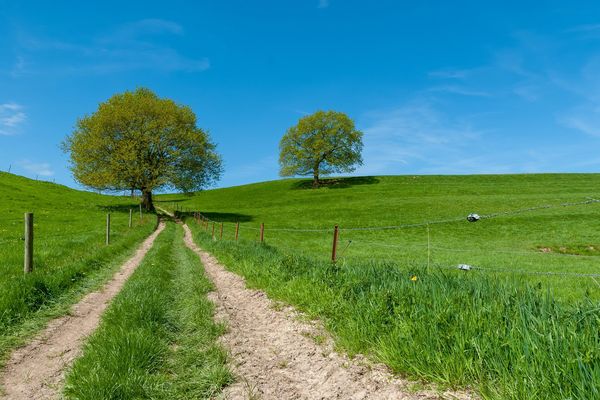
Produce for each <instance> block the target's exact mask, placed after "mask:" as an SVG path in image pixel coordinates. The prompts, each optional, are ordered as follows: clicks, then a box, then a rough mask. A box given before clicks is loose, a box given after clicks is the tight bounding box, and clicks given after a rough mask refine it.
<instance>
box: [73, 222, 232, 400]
mask: <svg viewBox="0 0 600 400" xmlns="http://www.w3.org/2000/svg"><path fill="white" fill-rule="evenodd" d="M199 268H200V261H199V259H198V257H197V256H196V255H195V254H193V253H192V252H191V251H189V250H188V249H187V248H185V247H184V245H183V235H182V229H181V228H180V227H178V226H176V225H175V224H174V223H172V222H169V223H168V225H167V228H166V230H165V231H164V232H163V233H162V234H161V235H160V236H159V237H158V239H157V241H156V242H155V245H154V247H153V248H152V249H151V250H150V252H149V253H148V254H147V256H146V257H145V259H144V261H143V262H142V264H141V265H140V266H139V267H138V269H137V270H136V272H135V273H134V274H133V275H132V277H131V278H130V279H129V280H128V281H127V283H126V284H125V286H124V287H123V290H122V291H121V292H120V293H119V294H118V295H117V297H116V298H115V299H114V301H113V303H112V304H111V305H110V307H109V308H108V310H107V311H106V313H105V314H104V316H103V317H102V322H101V325H100V327H99V328H98V330H97V331H96V332H95V333H94V334H93V335H92V336H91V337H90V339H89V341H88V342H87V344H86V345H85V348H84V353H83V356H82V357H81V358H79V359H77V360H76V362H75V364H74V365H73V368H72V369H71V371H70V373H69V374H68V376H67V383H66V386H65V394H66V396H67V398H73V399H133V398H152V399H208V398H214V397H215V395H217V394H218V393H219V392H220V389H221V388H222V387H223V386H224V385H226V384H227V383H229V382H230V381H231V379H232V376H231V373H230V372H229V371H228V369H227V367H226V366H225V361H226V356H225V352H224V351H223V350H222V349H221V347H219V346H218V345H217V344H216V339H217V337H218V336H219V335H220V334H221V333H222V327H221V326H217V325H215V324H214V323H213V321H212V312H213V305H212V303H210V302H209V301H208V299H207V298H206V294H207V293H208V292H209V291H210V290H211V289H212V286H211V284H210V282H209V281H208V280H207V278H206V277H205V276H204V275H203V274H202V273H201V272H200V271H199Z"/></svg>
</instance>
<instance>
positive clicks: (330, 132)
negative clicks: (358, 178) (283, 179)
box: [279, 111, 363, 185]
mask: <svg viewBox="0 0 600 400" xmlns="http://www.w3.org/2000/svg"><path fill="white" fill-rule="evenodd" d="M362 136H363V134H362V132H360V131H358V130H356V129H355V127H354V122H353V121H352V120H351V119H350V118H349V117H348V116H347V115H346V114H344V113H341V112H336V111H317V112H316V113H314V114H312V115H309V116H306V117H303V118H300V120H299V121H298V124H297V125H296V126H293V127H291V128H289V129H288V130H287V132H286V134H285V135H284V136H283V138H282V139H281V142H280V143H279V150H280V153H279V164H280V166H281V171H280V175H281V176H294V175H313V178H314V184H315V185H318V183H319V177H320V176H322V175H329V174H332V173H340V172H352V171H354V169H355V168H356V165H361V164H362V158H361V151H362V147H363V144H362Z"/></svg>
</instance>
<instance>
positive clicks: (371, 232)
mask: <svg viewBox="0 0 600 400" xmlns="http://www.w3.org/2000/svg"><path fill="white" fill-rule="evenodd" d="M590 198H597V199H600V175H598V174H540V175H481V176H382V177H357V178H346V179H334V180H331V181H329V183H328V184H327V185H324V187H322V188H320V189H316V190H314V189H311V188H310V182H309V181H308V180H298V179H290V180H281V181H273V182H264V183H257V184H252V185H245V186H237V187H232V188H226V189H217V190H208V191H204V192H200V193H196V194H195V195H193V196H191V197H188V196H183V195H166V196H160V197H159V201H161V202H162V204H163V206H164V207H165V208H169V209H175V208H177V207H179V208H183V207H185V208H187V209H188V210H198V211H201V212H202V213H203V214H204V215H206V216H208V217H209V218H210V219H212V220H216V221H224V222H225V226H224V235H225V237H226V238H229V239H231V238H232V236H233V235H234V225H233V223H234V222H236V221H239V222H240V223H241V229H240V237H241V238H242V239H250V240H256V239H257V238H258V227H259V226H260V223H265V240H266V242H267V243H268V244H269V245H272V246H275V247H277V248H278V249H280V250H282V251H286V252H290V253H294V254H297V253H303V254H307V255H310V256H311V257H315V258H317V259H327V258H328V257H329V256H330V253H331V241H332V233H331V231H332V228H333V226H334V225H335V224H339V226H340V229H341V232H340V243H339V248H340V250H339V251H340V253H341V256H342V260H343V261H345V262H364V261H371V260H377V261H381V262H388V263H397V264H403V265H415V266H419V265H420V266H422V265H427V264H429V265H430V266H437V267H441V268H452V267H456V266H457V265H458V264H468V265H472V266H474V267H479V268H481V270H478V272H479V273H486V272H492V270H493V272H494V273H503V272H506V273H514V272H518V273H522V274H523V276H524V277H526V278H528V279H531V278H533V279H535V280H536V281H540V282H542V283H543V284H544V285H547V286H548V287H551V288H552V289H553V290H556V292H557V294H558V295H559V296H561V297H562V298H569V299H581V298H582V297H583V296H585V294H586V292H587V293H591V294H592V295H595V294H597V293H598V292H599V291H598V285H597V284H596V283H595V282H594V280H593V279H591V278H589V277H581V276H577V275H571V274H589V273H600V270H599V269H598V267H597V265H598V264H597V261H598V260H600V258H598V257H597V256H600V203H590V204H581V205H570V206H562V204H564V203H579V202H585V201H586V200H588V199H590ZM543 206H550V207H549V208H539V207H543ZM530 208H534V209H531V210H528V209H530ZM515 211H517V212H515ZM473 212H474V213H478V214H480V215H482V216H484V217H485V216H487V215H492V214H498V213H500V214H499V215H497V216H495V217H490V218H484V219H482V220H481V221H479V222H477V223H469V222H468V221H467V220H466V216H467V215H468V214H469V213H473ZM504 212H506V214H502V213H504ZM513 212H515V213H513ZM428 222H430V224H429V226H427V223H428ZM411 224H415V225H416V226H410V225H411ZM406 225H409V226H406ZM394 226H399V228H397V229H382V230H379V229H364V230H361V229H358V230H352V229H354V228H376V227H394ZM348 228H350V229H349V230H346V229H348ZM287 229H291V230H287ZM303 230H306V231H303ZM313 230H314V231H313ZM217 231H218V228H217ZM428 231H429V234H428ZM428 243H429V244H428ZM484 269H485V270H484ZM473 272H474V271H473ZM546 273H550V274H562V273H567V274H568V275H544V274H546Z"/></svg>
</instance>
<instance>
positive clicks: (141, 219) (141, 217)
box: [140, 203, 144, 222]
mask: <svg viewBox="0 0 600 400" xmlns="http://www.w3.org/2000/svg"><path fill="white" fill-rule="evenodd" d="M143 218H144V217H143V216H142V203H140V222H142V221H143Z"/></svg>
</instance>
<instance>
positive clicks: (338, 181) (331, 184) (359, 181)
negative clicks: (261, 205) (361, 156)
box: [292, 176, 379, 190]
mask: <svg viewBox="0 0 600 400" xmlns="http://www.w3.org/2000/svg"><path fill="white" fill-rule="evenodd" d="M376 183H379V179H377V178H376V177H374V176H350V177H347V178H326V179H321V182H320V184H319V188H327V189H345V188H349V187H352V186H358V185H374V184H376ZM292 188H293V189H300V190H304V189H312V188H313V181H312V179H306V180H301V181H299V182H296V183H294V185H293V186H292Z"/></svg>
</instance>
